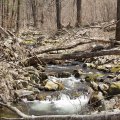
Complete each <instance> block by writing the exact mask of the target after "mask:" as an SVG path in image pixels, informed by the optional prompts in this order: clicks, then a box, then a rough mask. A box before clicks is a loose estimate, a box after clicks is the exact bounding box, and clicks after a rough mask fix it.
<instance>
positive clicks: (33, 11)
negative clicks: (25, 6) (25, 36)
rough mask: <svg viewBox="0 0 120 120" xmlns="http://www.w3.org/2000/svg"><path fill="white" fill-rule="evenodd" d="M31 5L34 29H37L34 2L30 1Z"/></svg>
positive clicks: (34, 0)
mask: <svg viewBox="0 0 120 120" xmlns="http://www.w3.org/2000/svg"><path fill="white" fill-rule="evenodd" d="M31 4H32V16H33V22H34V27H37V18H36V14H37V13H36V0H31Z"/></svg>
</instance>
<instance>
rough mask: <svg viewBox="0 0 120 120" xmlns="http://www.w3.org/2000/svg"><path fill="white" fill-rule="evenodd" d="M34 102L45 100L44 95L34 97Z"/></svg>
mask: <svg viewBox="0 0 120 120" xmlns="http://www.w3.org/2000/svg"><path fill="white" fill-rule="evenodd" d="M36 100H40V101H41V100H46V95H44V94H43V95H41V94H37V96H36Z"/></svg>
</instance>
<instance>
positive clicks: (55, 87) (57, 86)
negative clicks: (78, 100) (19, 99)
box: [45, 81, 64, 90]
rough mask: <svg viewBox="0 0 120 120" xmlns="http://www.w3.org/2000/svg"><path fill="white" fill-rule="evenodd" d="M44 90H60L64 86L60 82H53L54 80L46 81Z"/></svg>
mask: <svg viewBox="0 0 120 120" xmlns="http://www.w3.org/2000/svg"><path fill="white" fill-rule="evenodd" d="M45 89H46V90H62V89H64V86H63V84H62V83H59V82H54V81H47V83H46V85H45Z"/></svg>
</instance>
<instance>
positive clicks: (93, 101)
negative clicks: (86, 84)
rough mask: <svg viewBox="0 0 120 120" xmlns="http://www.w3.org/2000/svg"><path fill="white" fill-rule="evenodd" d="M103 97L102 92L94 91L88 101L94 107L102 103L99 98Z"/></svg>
mask: <svg viewBox="0 0 120 120" xmlns="http://www.w3.org/2000/svg"><path fill="white" fill-rule="evenodd" d="M103 99H104V96H103V94H102V92H98V91H96V92H94V93H93V95H92V97H91V99H90V103H91V104H93V106H94V107H99V106H100V105H102V102H101V100H103Z"/></svg>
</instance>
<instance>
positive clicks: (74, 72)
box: [73, 69, 83, 78]
mask: <svg viewBox="0 0 120 120" xmlns="http://www.w3.org/2000/svg"><path fill="white" fill-rule="evenodd" d="M82 74H83V72H82V70H81V69H78V70H74V71H73V75H74V77H75V78H79V77H80V76H81V75H82Z"/></svg>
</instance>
